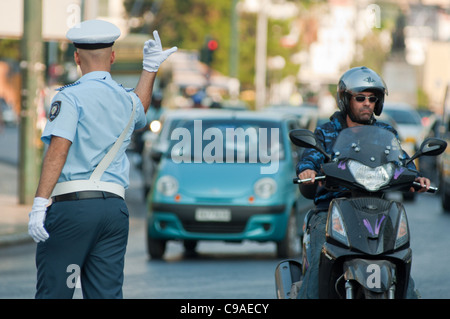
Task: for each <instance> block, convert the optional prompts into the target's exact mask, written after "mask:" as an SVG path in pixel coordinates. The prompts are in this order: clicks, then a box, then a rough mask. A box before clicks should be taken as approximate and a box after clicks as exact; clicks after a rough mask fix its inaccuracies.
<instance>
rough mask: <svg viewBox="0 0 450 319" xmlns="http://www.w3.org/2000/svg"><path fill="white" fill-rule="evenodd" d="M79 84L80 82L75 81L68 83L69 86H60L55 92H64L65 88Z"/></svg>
mask: <svg viewBox="0 0 450 319" xmlns="http://www.w3.org/2000/svg"><path fill="white" fill-rule="evenodd" d="M80 83H81V82H80V81H76V82H73V83H70V84H67V85H64V86H61V87H60V88H57V89H56V91H62V90H64V89H65V88H68V87H72V86H75V85H78V84H80Z"/></svg>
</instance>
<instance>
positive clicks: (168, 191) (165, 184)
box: [156, 175, 178, 196]
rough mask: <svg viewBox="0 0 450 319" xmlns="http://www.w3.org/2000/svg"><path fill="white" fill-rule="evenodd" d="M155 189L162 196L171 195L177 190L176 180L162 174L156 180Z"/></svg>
mask: <svg viewBox="0 0 450 319" xmlns="http://www.w3.org/2000/svg"><path fill="white" fill-rule="evenodd" d="M156 190H157V191H158V192H159V193H161V194H163V195H164V196H173V195H175V194H176V192H177V191H178V181H177V180H176V178H175V177H172V176H169V175H165V176H162V177H160V178H159V179H158V181H157V182H156Z"/></svg>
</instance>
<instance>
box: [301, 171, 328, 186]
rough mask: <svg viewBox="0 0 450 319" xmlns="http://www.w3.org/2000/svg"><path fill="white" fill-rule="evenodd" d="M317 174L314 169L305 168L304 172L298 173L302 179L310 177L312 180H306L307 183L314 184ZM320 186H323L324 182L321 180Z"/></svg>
mask: <svg viewBox="0 0 450 319" xmlns="http://www.w3.org/2000/svg"><path fill="white" fill-rule="evenodd" d="M316 175H317V172H316V171H314V170H312V169H305V170H304V171H303V172H301V173H300V174H298V178H300V179H308V178H310V179H311V181H308V182H304V183H305V184H306V185H308V184H314V182H315V179H316ZM319 186H322V182H321V181H320V182H319Z"/></svg>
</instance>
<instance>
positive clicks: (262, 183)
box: [253, 177, 277, 199]
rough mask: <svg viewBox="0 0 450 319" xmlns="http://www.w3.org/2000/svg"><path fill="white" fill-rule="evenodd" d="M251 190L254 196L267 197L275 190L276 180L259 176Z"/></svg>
mask: <svg viewBox="0 0 450 319" xmlns="http://www.w3.org/2000/svg"><path fill="white" fill-rule="evenodd" d="M253 190H254V192H255V195H256V196H258V197H261V198H264V199H267V198H269V197H270V196H272V195H273V194H275V192H276V191H277V182H275V180H274V179H272V178H270V177H265V178H261V179H260V180H258V181H257V182H256V183H255V185H254V187H253Z"/></svg>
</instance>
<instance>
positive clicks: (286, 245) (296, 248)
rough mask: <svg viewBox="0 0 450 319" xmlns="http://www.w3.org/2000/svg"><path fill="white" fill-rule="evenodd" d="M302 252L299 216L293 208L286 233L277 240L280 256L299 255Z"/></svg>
mask: <svg viewBox="0 0 450 319" xmlns="http://www.w3.org/2000/svg"><path fill="white" fill-rule="evenodd" d="M300 252H301V238H300V236H299V235H298V229H297V218H296V216H295V210H294V209H292V210H291V214H290V215H289V220H288V224H287V229H286V235H285V236H284V238H283V240H281V241H279V242H277V255H278V258H295V257H299V256H300Z"/></svg>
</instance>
